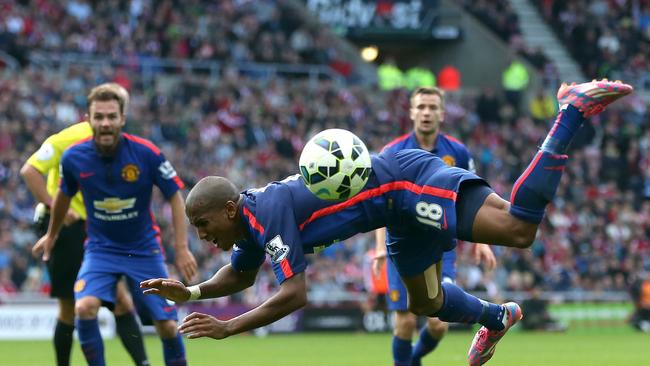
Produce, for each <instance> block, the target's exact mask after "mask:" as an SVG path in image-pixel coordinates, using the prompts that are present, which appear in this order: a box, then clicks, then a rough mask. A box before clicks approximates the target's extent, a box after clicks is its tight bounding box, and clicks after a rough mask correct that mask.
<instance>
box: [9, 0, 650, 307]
mask: <svg viewBox="0 0 650 366" xmlns="http://www.w3.org/2000/svg"><path fill="white" fill-rule="evenodd" d="M22 3H23V2H17V1H0V8H1V9H2V12H1V14H2V17H0V33H1V34H4V35H5V36H6V35H9V36H11V37H0V39H3V40H4V42H9V41H8V40H10V41H11V42H13V43H14V44H15V45H18V46H22V47H30V48H37V49H43V50H53V51H75V52H82V53H98V54H100V53H101V54H109V55H113V56H116V57H120V58H125V57H130V56H131V55H133V56H134V57H136V59H135V61H134V65H136V66H137V64H138V60H142V59H143V58H146V57H158V56H164V57H180V58H184V57H191V58H195V59H201V58H203V59H207V60H212V59H218V60H230V61H261V62H283V63H328V62H330V61H331V57H332V54H333V52H334V51H333V46H332V45H331V43H330V40H329V39H328V38H327V36H321V35H319V34H318V32H316V33H315V32H313V31H312V30H309V28H308V27H303V26H301V25H300V24H293V23H292V22H290V21H288V20H287V19H283V18H282V16H281V14H280V13H279V12H278V11H277V8H275V4H276V3H275V2H274V1H263V2H261V3H262V5H260V6H257V5H256V6H255V7H254V8H253V7H250V6H249V5H250V3H251V2H248V1H239V2H234V1H221V2H218V3H215V4H216V5H214V6H212V7H211V6H204V4H205V3H206V2H202V1H198V0H196V1H189V2H183V6H180V5H179V4H180V2H178V1H171V0H167V1H161V2H156V3H155V4H156V5H155V8H156V9H157V11H155V12H154V11H145V10H146V9H149V7H151V6H153V5H152V4H153V3H154V2H152V1H147V0H141V1H131V2H129V3H128V4H130V6H129V7H126V4H127V2H124V1H108V2H100V3H97V4H98V5H97V6H96V7H92V6H90V5H89V4H90V3H89V2H88V1H84V0H71V1H67V2H65V5H62V3H59V2H54V1H48V0H40V1H35V2H32V3H34V4H36V5H37V6H36V8H37V9H34V7H26V6H24V5H19V4H22ZM210 3H212V2H210ZM257 3H259V2H256V4H257ZM479 3H480V4H483V5H484V6H485V7H486V8H485V9H488V10H485V9H483V10H481V9H479V10H478V11H479V15H480V11H484V12H486V14H488V15H489V14H490V11H492V10H489V9H490V8H491V7H493V6H495V5H493V4H497V5H498V4H501V3H502V2H495V3H493V2H479ZM546 3H548V2H546ZM551 3H552V2H551ZM557 3H559V2H557ZM267 5H268V6H267ZM252 9H254V10H252ZM216 11H219V12H222V11H227V12H230V13H229V14H231V15H232V16H229V17H223V16H219V17H217V16H215V12H216ZM48 14H49V15H48ZM101 14H109V15H111V16H109V17H103V16H99V15H101ZM220 14H222V13H220ZM504 14H505V13H504ZM113 18H115V19H113ZM488 18H489V17H488ZM90 19H92V20H93V22H92V23H91V22H90ZM109 19H110V20H109ZM504 19H505V20H504V21H505V23H504V22H503V21H500V22H497V23H498V24H497V26H498V25H499V24H501V25H504V24H505V25H508V24H510V25H511V23H508V22H507V20H508V19H509V17H508V16H507V15H504ZM136 20H137V21H136ZM163 25H164V27H163ZM88 27H96V28H93V29H94V30H93V31H92V32H89V31H88ZM162 29H165V31H164V32H163V31H162ZM55 30H56V31H55ZM99 30H103V31H99ZM503 32H512V34H516V32H517V28H516V27H515V28H513V29H509V28H508V29H504V30H503ZM500 33H501V32H500ZM504 34H505V33H504ZM626 34H627V33H626ZM127 35H128V36H127ZM502 36H503V37H506V35H502ZM321 37H325V38H321ZM287 44H290V45H291V47H286V45H287ZM136 50H137V55H135V52H136ZM646 50H647V49H646ZM646 54H647V52H646ZM641 56H643V55H641ZM628 59H629V60H634V59H635V56H633V55H632V56H630V58H628ZM633 63H634V62H633ZM596 69H597V70H596V71H598V72H600V69H599V67H597V68H596ZM646 70H647V68H646ZM155 80H156V82H155V83H148V82H145V81H143V78H142V75H141V73H140V72H139V70H138V68H137V67H133V68H127V69H113V68H108V67H107V68H102V69H101V72H97V70H96V69H89V68H84V67H82V66H72V67H69V68H66V69H62V70H59V71H57V72H52V71H43V70H41V69H38V68H36V67H32V66H29V65H26V66H25V68H24V69H23V70H22V71H21V72H20V73H14V74H10V75H6V76H5V78H2V79H0V295H3V296H5V295H7V296H10V294H13V293H17V292H21V291H22V292H40V293H46V292H47V286H48V283H49V282H48V281H49V280H48V278H47V272H46V271H44V267H43V265H42V264H41V263H40V261H38V260H35V259H34V258H32V256H31V255H30V248H31V246H32V245H33V244H34V243H35V242H36V239H37V238H36V236H35V234H34V233H33V232H32V230H31V227H30V223H31V221H32V215H33V207H34V200H33V198H32V197H31V196H30V194H29V193H28V191H27V189H26V187H25V185H24V183H23V182H22V180H21V178H20V175H19V170H20V167H21V166H22V164H23V163H24V161H25V160H26V159H27V157H28V156H29V155H30V154H31V153H33V152H34V151H36V150H37V149H38V147H39V146H40V144H41V143H42V141H43V140H44V139H45V138H46V137H47V136H48V135H49V134H51V133H53V132H55V131H58V130H60V129H61V128H63V127H65V126H67V125H69V124H70V123H73V122H76V121H81V120H82V119H83V118H84V116H83V115H84V112H85V110H86V106H85V95H86V92H87V91H88V90H89V88H90V87H92V86H94V85H96V84H98V83H101V82H105V81H116V82H118V83H121V84H123V85H124V86H125V87H127V88H128V89H129V91H130V92H131V102H130V107H129V110H128V114H127V124H126V130H127V131H128V132H132V133H135V134H138V135H141V136H143V137H145V138H148V139H150V140H152V141H153V142H154V143H155V144H157V145H158V146H159V147H161V149H162V150H163V152H164V153H165V155H166V156H167V158H168V159H169V160H170V161H171V162H172V163H173V164H174V166H175V167H176V169H177V170H178V173H179V175H180V176H181V178H182V179H183V180H184V181H185V182H186V184H187V185H188V186H192V185H193V184H194V182H196V181H197V180H198V179H200V178H201V177H203V176H205V175H209V174H216V175H225V176H227V177H229V178H230V179H231V180H233V181H234V182H235V183H236V184H238V185H240V186H241V187H248V186H254V185H261V184H263V183H264V182H267V181H269V180H273V179H282V178H284V177H286V176H287V175H289V174H294V173H297V164H296V162H297V157H298V154H299V153H300V150H301V148H302V146H303V144H304V143H305V141H306V139H307V138H308V137H309V136H311V135H313V134H314V133H315V132H316V131H319V130H322V129H325V128H330V127H340V128H346V129H349V130H351V131H353V132H355V133H356V134H357V135H359V136H361V137H362V138H363V139H364V141H365V142H366V144H367V145H368V147H369V148H370V149H371V150H374V151H379V150H380V149H381V147H382V146H383V145H384V144H385V143H387V142H388V141H390V140H392V139H393V138H395V137H396V136H398V135H400V134H402V133H406V132H408V131H409V130H410V129H411V127H412V125H411V122H410V120H409V116H408V92H407V91H405V90H402V89H397V90H393V91H390V92H379V91H377V90H376V89H367V88H364V87H361V86H343V85H339V84H337V83H336V82H333V81H330V80H319V81H317V82H314V81H313V80H302V79H290V78H289V79H280V78H271V79H265V80H259V79H253V78H251V77H249V76H246V75H243V74H241V73H239V72H238V70H237V69H236V68H234V67H226V68H224V69H222V72H221V75H220V79H219V80H218V82H215V80H211V79H209V78H206V77H205V75H195V74H192V73H183V74H176V75H174V76H172V77H169V75H166V77H159V78H156V79H155ZM553 92H554V91H540V92H539V93H537V95H536V96H535V97H534V98H533V99H532V100H531V102H530V105H529V108H522V111H523V113H520V114H516V113H515V112H514V111H515V108H514V107H513V106H512V105H509V104H508V103H507V102H506V100H505V98H504V97H503V95H502V93H501V92H499V91H496V90H484V91H481V92H478V93H472V92H468V91H462V92H456V93H455V94H450V95H449V97H448V99H447V101H446V109H447V117H446V122H445V124H444V126H443V130H444V131H445V132H448V133H450V134H451V135H453V136H455V137H456V138H458V139H460V140H461V141H463V142H465V143H466V144H467V146H468V148H469V150H470V151H471V152H472V154H473V156H474V159H475V161H476V163H477V169H478V173H479V174H480V175H481V176H483V177H485V178H486V179H487V180H488V181H489V182H490V183H491V185H492V186H493V188H494V189H495V190H496V191H497V193H499V194H501V195H502V196H504V197H508V195H509V192H510V189H511V185H512V183H513V182H514V180H515V179H516V177H517V176H518V175H519V174H520V173H521V172H522V171H523V170H524V169H525V166H524V165H522V164H524V163H525V162H528V161H530V159H531V157H532V155H533V153H534V148H535V146H537V145H538V144H539V143H540V142H541V141H540V139H541V138H543V136H544V134H545V132H546V131H547V129H548V126H549V124H550V123H551V120H552V119H553V118H554V116H555V113H556V111H555V108H556V106H555V103H554V100H553V97H552V93H553ZM649 126H650V112H648V110H647V105H646V104H645V103H644V102H643V101H642V100H640V99H639V98H638V97H636V96H634V95H633V96H631V97H629V98H626V99H625V100H624V101H622V102H620V103H618V104H617V105H614V106H613V107H612V108H610V110H608V111H607V112H605V113H604V114H602V115H601V116H600V117H598V118H594V119H592V120H591V121H590V123H588V124H587V126H586V127H585V128H584V129H583V131H582V132H581V134H580V135H579V137H578V138H577V141H576V142H575V143H574V145H578V146H579V147H581V148H580V149H574V151H573V152H572V153H571V159H570V163H569V167H568V169H567V174H566V176H565V177H564V178H563V183H562V185H561V187H560V191H559V194H558V199H557V200H556V202H555V204H554V205H553V206H552V207H551V208H550V209H549V211H548V215H547V218H546V219H545V222H544V224H543V229H542V230H540V232H539V235H538V238H537V240H536V243H535V244H534V246H533V247H532V250H529V251H518V250H510V249H503V248H499V247H494V250H495V252H496V254H497V258H498V261H499V267H498V269H497V270H496V271H494V272H492V273H483V272H482V271H481V269H480V268H478V267H476V266H475V265H474V264H473V263H472V261H471V260H470V259H469V258H470V253H469V245H465V244H461V245H460V256H459V257H460V262H459V264H460V266H461V267H460V270H459V283H460V284H461V285H462V286H464V287H465V288H467V289H468V290H475V289H486V290H488V291H489V292H494V291H496V290H495V289H503V290H530V289H533V288H536V289H541V290H557V291H574V292H575V291H605V290H622V291H624V290H626V289H627V287H628V284H629V281H630V280H631V275H632V274H633V273H635V272H638V271H640V270H641V269H643V268H645V269H647V270H650V240H649V239H648V238H649V237H650V127H649ZM154 211H155V212H156V216H157V217H158V218H159V220H160V222H159V223H160V225H161V227H162V230H163V242H164V243H165V246H166V248H167V257H168V261H169V262H172V258H173V255H174V253H173V252H172V251H171V246H170V245H169V244H170V238H171V235H170V230H171V224H170V223H171V210H170V207H169V206H167V205H165V204H163V200H162V199H161V197H160V196H157V197H156V199H155V200H154ZM372 246H374V239H373V237H372V236H371V235H368V234H366V235H359V236H357V237H355V238H352V239H350V240H347V241H346V242H344V243H341V244H336V245H333V246H332V247H330V248H328V249H327V250H325V251H324V252H322V253H321V254H319V255H318V256H313V257H312V261H313V263H312V265H311V266H310V267H308V269H307V271H308V272H307V274H308V278H309V281H310V288H311V291H312V297H311V299H312V301H313V300H316V301H318V300H319V299H320V300H327V299H328V298H332V297H333V295H334V294H336V293H346V292H356V293H360V292H363V291H365V290H366V289H365V288H364V280H363V277H364V273H363V271H362V269H363V268H364V261H366V260H367V259H366V251H367V250H368V249H369V248H371V247H372ZM190 247H191V249H192V251H193V253H194V255H195V256H196V258H197V261H198V262H199V266H200V271H201V279H207V278H208V277H210V276H212V274H213V273H214V271H215V270H216V269H217V268H219V267H221V266H222V265H224V264H226V263H228V262H229V257H228V256H227V255H225V254H223V253H220V252H219V251H218V250H217V249H215V248H213V247H212V246H210V245H207V244H205V243H201V242H200V241H199V240H198V238H197V237H196V235H195V234H194V233H192V234H191V240H190ZM170 269H171V270H172V271H173V268H172V267H170ZM261 277H262V278H261V280H258V281H257V284H256V287H255V288H254V289H252V290H249V291H247V292H246V293H245V294H244V296H243V298H242V297H241V296H240V297H238V298H237V299H235V300H236V301H246V302H251V303H256V302H258V301H259V299H264V298H266V297H267V295H268V293H269V292H270V291H272V290H273V287H274V286H275V280H274V277H273V275H272V273H271V271H270V267H267V268H266V271H265V272H264V273H262V274H261ZM224 301H228V300H224Z"/></svg>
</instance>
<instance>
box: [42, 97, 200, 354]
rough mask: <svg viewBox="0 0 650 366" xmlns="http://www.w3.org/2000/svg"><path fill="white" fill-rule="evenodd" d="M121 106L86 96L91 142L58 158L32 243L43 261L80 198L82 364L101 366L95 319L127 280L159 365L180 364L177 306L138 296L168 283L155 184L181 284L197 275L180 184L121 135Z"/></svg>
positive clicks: (156, 157) (145, 147)
mask: <svg viewBox="0 0 650 366" xmlns="http://www.w3.org/2000/svg"><path fill="white" fill-rule="evenodd" d="M124 105H125V100H124V98H123V97H122V96H121V95H120V94H119V93H116V92H115V91H114V90H112V89H110V88H107V87H105V86H102V85H100V86H98V87H95V88H93V89H92V90H91V92H90V94H89V95H88V113H89V116H88V118H89V119H88V121H89V122H90V126H91V127H92V130H93V135H92V137H88V138H86V139H83V140H80V141H79V142H77V143H76V144H74V145H72V146H70V147H69V148H68V149H67V150H66V151H65V152H64V154H63V157H62V159H61V168H60V170H61V182H60V187H59V191H58V192H57V194H56V196H55V198H54V202H53V204H52V212H51V218H50V223H49V228H48V231H47V233H46V234H45V235H44V236H43V237H42V238H41V239H40V240H39V242H38V243H37V245H38V246H41V247H43V248H44V256H45V257H48V256H49V253H50V252H51V250H52V247H53V245H54V243H55V241H56V238H57V236H58V233H59V230H60V229H61V226H62V224H63V218H64V217H65V214H66V212H67V211H68V207H69V206H70V201H71V198H72V197H73V196H74V195H75V193H77V191H81V193H82V195H83V200H84V205H85V207H86V212H87V213H88V225H87V234H88V235H87V236H88V239H87V241H86V251H85V256H84V260H83V263H82V265H81V269H80V271H79V274H78V275H77V282H76V283H75V286H74V291H75V300H76V302H75V313H76V315H77V319H76V328H77V331H78V332H79V341H80V343H81V348H82V350H83V352H84V356H85V357H86V361H87V362H88V364H89V365H104V364H105V361H104V346H103V342H102V338H101V335H100V333H99V325H98V324H97V312H98V311H99V307H100V306H101V305H102V304H104V305H108V306H111V305H112V304H114V303H115V288H116V284H117V282H118V280H119V279H120V278H121V277H122V276H124V277H126V280H127V283H128V284H129V287H131V289H132V290H133V291H132V295H133V297H134V299H135V300H139V301H136V302H138V303H140V304H143V306H144V307H145V308H146V310H147V311H148V313H149V314H150V316H151V318H152V319H153V320H154V326H155V327H156V331H157V332H158V334H159V336H160V338H161V339H162V343H163V351H164V358H165V363H166V365H185V364H186V360H185V348H184V346H183V341H182V337H181V336H180V335H179V334H178V330H177V323H176V320H177V315H176V307H175V306H174V305H171V304H168V303H167V301H165V300H164V299H162V298H155V297H148V296H143V294H142V292H141V291H138V290H137V287H138V284H139V282H141V281H143V280H145V279H147V278H151V277H152V276H154V277H159V276H163V277H167V276H168V274H167V269H166V267H165V262H164V258H163V248H162V243H161V239H160V228H159V227H158V225H156V223H155V221H154V217H153V213H152V212H151V207H150V206H151V195H152V189H153V186H154V185H156V186H157V187H158V188H160V190H161V191H162V193H163V195H164V196H165V198H166V199H167V200H168V201H169V203H170V205H171V209H172V220H173V226H174V236H175V238H174V239H175V245H176V248H175V249H176V251H175V260H176V265H177V267H178V269H179V271H180V272H181V273H182V274H183V276H184V277H185V278H187V279H191V278H192V277H194V275H195V273H196V261H195V260H194V257H193V256H192V254H191V253H190V251H189V250H188V244H187V227H186V223H185V217H184V215H183V211H184V208H185V207H184V202H183V198H182V196H181V192H180V189H182V188H183V183H182V182H181V180H180V179H179V177H178V176H177V175H176V172H175V171H174V168H173V167H172V165H171V164H170V163H169V161H167V160H166V159H165V157H164V156H163V154H162V153H161V151H160V150H159V149H158V148H157V147H156V146H155V145H153V144H152V143H151V142H149V141H147V140H145V139H142V138H139V137H136V136H133V135H129V134H126V133H122V127H123V126H124V124H125V114H124Z"/></svg>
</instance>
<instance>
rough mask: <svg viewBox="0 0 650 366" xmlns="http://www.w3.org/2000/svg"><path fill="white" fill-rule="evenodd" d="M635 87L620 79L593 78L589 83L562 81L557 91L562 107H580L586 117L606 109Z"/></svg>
mask: <svg viewBox="0 0 650 366" xmlns="http://www.w3.org/2000/svg"><path fill="white" fill-rule="evenodd" d="M633 90H634V88H632V86H630V85H628V84H624V83H622V82H621V81H619V80H616V81H609V80H607V79H603V80H593V81H591V82H589V83H582V84H576V83H571V84H566V83H562V85H561V86H560V89H559V90H558V91H557V102H558V104H559V105H560V109H562V108H563V107H564V106H566V105H567V104H571V105H573V106H574V107H576V108H578V110H580V112H582V114H583V115H584V116H585V117H591V116H595V115H597V114H599V113H600V112H602V111H604V110H605V107H607V106H608V105H609V104H611V103H613V102H615V101H616V100H618V99H619V98H622V97H624V96H626V95H628V94H630V93H632V91H633Z"/></svg>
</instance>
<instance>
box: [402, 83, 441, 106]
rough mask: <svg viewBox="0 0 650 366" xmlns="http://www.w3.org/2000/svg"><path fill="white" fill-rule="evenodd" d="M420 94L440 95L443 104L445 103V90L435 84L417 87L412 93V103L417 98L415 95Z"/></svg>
mask: <svg viewBox="0 0 650 366" xmlns="http://www.w3.org/2000/svg"><path fill="white" fill-rule="evenodd" d="M420 94H424V95H437V96H439V97H440V102H441V104H442V105H445V91H444V90H442V89H440V88H438V87H435V86H421V87H419V88H417V89H415V90H414V91H413V93H411V99H410V102H411V105H413V99H415V96H416V95H420Z"/></svg>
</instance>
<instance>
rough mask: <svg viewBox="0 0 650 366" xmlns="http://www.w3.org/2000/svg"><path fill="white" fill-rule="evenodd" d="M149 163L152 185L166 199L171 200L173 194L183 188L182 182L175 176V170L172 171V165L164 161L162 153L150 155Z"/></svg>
mask: <svg viewBox="0 0 650 366" xmlns="http://www.w3.org/2000/svg"><path fill="white" fill-rule="evenodd" d="M151 161H152V166H153V175H154V177H153V181H154V184H155V185H156V186H157V187H158V188H160V190H161V191H162V193H163V195H164V196H165V198H166V199H169V198H171V196H173V195H174V193H176V192H177V191H178V190H180V189H183V188H184V187H185V185H184V184H183V181H181V179H180V178H179V177H178V175H177V174H176V170H174V167H173V166H172V164H171V163H170V162H169V161H168V160H167V159H165V155H164V154H163V153H160V154H153V153H151Z"/></svg>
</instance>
